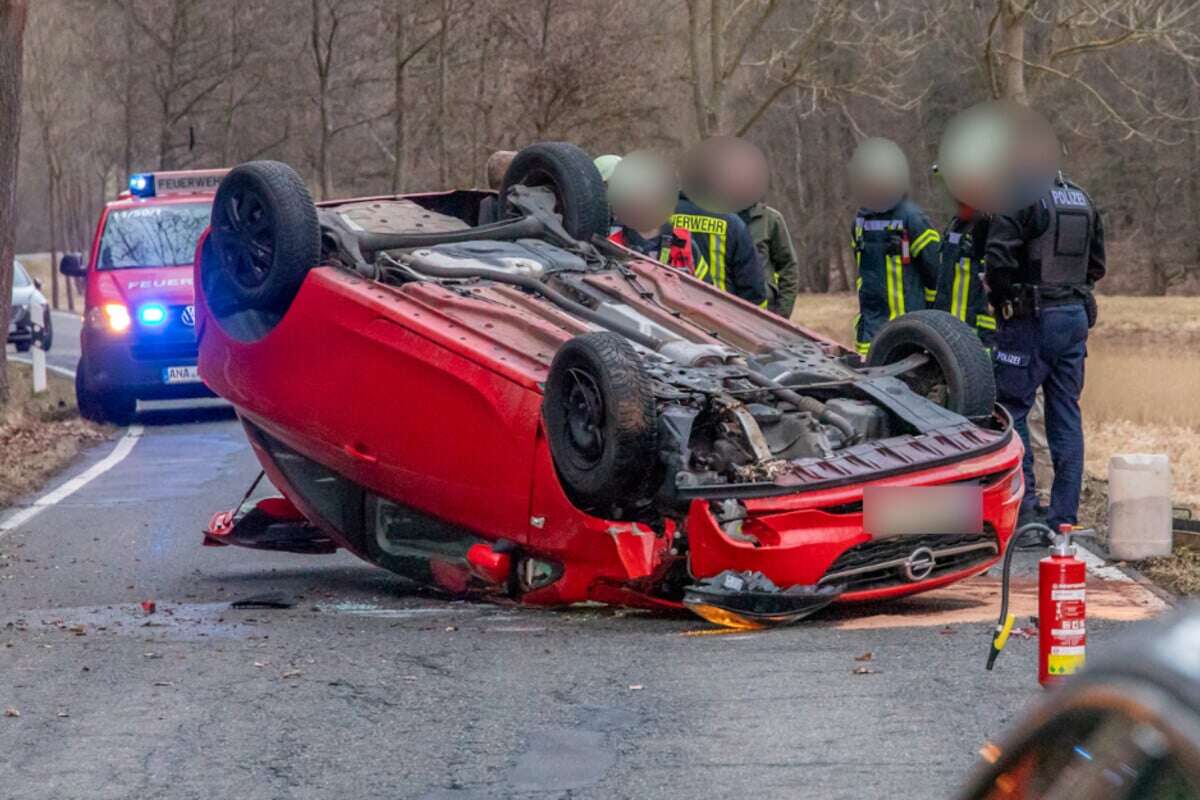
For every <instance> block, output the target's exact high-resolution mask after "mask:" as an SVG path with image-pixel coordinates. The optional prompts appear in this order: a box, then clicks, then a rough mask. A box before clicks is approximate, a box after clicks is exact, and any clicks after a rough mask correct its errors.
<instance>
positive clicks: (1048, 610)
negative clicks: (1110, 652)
mask: <svg viewBox="0 0 1200 800" xmlns="http://www.w3.org/2000/svg"><path fill="white" fill-rule="evenodd" d="M1073 535H1075V533H1074V531H1073V530H1072V527H1071V526H1070V525H1060V526H1059V528H1058V534H1057V535H1056V536H1055V537H1054V544H1053V545H1052V546H1051V548H1050V555H1048V556H1046V557H1045V558H1043V559H1042V560H1041V562H1040V563H1039V564H1038V683H1040V684H1042V686H1051V685H1053V684H1055V683H1058V682H1060V681H1061V680H1062V679H1063V678H1065V677H1066V676H1068V675H1071V674H1073V673H1075V672H1077V671H1078V670H1079V669H1080V668H1082V667H1083V662H1084V648H1085V647H1086V645H1087V567H1086V566H1085V565H1084V563H1083V562H1082V561H1080V560H1079V559H1078V558H1076V557H1075V545H1074V544H1072V543H1071V537H1072V536H1073Z"/></svg>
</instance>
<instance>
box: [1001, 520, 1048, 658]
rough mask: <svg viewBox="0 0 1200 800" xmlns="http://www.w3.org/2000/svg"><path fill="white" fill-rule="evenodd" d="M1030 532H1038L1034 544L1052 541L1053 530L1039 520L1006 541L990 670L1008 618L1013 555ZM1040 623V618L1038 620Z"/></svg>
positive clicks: (1022, 527) (1025, 526) (1027, 525)
mask: <svg viewBox="0 0 1200 800" xmlns="http://www.w3.org/2000/svg"><path fill="white" fill-rule="evenodd" d="M1030 533H1038V534H1040V535H1041V538H1040V539H1038V540H1036V541H1035V544H1041V543H1046V544H1047V546H1049V543H1050V542H1051V541H1053V538H1054V531H1052V530H1050V528H1049V527H1048V526H1046V525H1043V524H1042V523H1040V522H1030V523H1027V524H1026V525H1023V526H1021V528H1020V529H1018V530H1017V532H1016V533H1014V534H1013V537H1012V539H1010V540H1009V542H1008V549H1007V550H1005V551H1004V569H1003V571H1002V572H1001V577H1000V618H999V620H998V621H997V622H996V632H995V634H993V635H992V649H991V650H989V651H988V658H987V668H988V671H989V672H990V671H991V669H992V667H993V666H995V664H996V659H997V658H998V657H999V656H1000V650H1001V649H1002V646H1001V647H997V646H996V640H997V639H998V638H999V636H1000V632H1001V631H1002V630H1003V629H1004V628H1005V622H1006V621H1007V620H1008V584H1009V578H1010V577H1011V576H1012V560H1013V555H1014V554H1015V553H1016V552H1017V550H1019V549H1020V548H1021V540H1022V539H1023V538H1025V536H1027V535H1028V534H1030ZM1038 624H1041V620H1038Z"/></svg>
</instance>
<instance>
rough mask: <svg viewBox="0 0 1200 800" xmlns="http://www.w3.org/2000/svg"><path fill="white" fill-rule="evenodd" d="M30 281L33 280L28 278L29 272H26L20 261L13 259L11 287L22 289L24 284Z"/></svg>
mask: <svg viewBox="0 0 1200 800" xmlns="http://www.w3.org/2000/svg"><path fill="white" fill-rule="evenodd" d="M31 283H33V281H31V280H30V279H29V273H28V272H26V271H25V268H24V267H22V266H21V262H20V261H14V262H13V288H14V289H24V288H25V287H26V286H28V285H29V284H31Z"/></svg>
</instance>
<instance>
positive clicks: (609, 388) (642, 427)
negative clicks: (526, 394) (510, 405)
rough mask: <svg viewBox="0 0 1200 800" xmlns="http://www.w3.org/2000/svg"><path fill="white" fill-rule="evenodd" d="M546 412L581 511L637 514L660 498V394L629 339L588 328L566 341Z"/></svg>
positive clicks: (553, 449) (554, 448)
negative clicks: (657, 410) (656, 398)
mask: <svg viewBox="0 0 1200 800" xmlns="http://www.w3.org/2000/svg"><path fill="white" fill-rule="evenodd" d="M542 415H543V417H544V419H545V424H546V436H547V439H548V441H549V445H550V454H551V456H552V457H553V458H554V466H555V469H556V470H557V472H558V477H559V480H560V482H561V483H562V486H563V489H564V490H565V491H566V493H567V496H568V497H569V498H570V499H571V502H573V503H574V504H575V505H577V506H578V507H579V508H581V509H583V510H584V511H586V512H588V513H589V514H594V515H595V516H598V517H604V518H606V519H629V518H634V517H636V516H637V515H638V512H639V510H640V509H642V508H643V507H644V506H645V504H646V503H647V502H648V501H649V500H650V499H651V498H653V497H654V495H655V493H656V491H657V484H658V482H659V481H658V479H657V477H658V475H659V473H660V471H661V470H660V467H659V457H658V441H657V440H658V427H657V417H656V413H655V403H654V394H653V391H652V388H651V382H650V378H649V376H647V374H646V372H645V369H644V368H643V366H642V363H641V358H640V357H639V356H638V354H637V352H636V351H635V350H634V349H633V346H632V345H630V344H629V342H628V341H627V340H626V339H625V338H624V337H623V336H619V335H617V334H615V333H610V332H607V331H604V332H597V333H585V334H583V335H581V336H576V337H575V338H574V339H571V340H570V341H569V342H567V343H566V344H564V345H563V346H562V348H561V349H560V350H559V351H558V353H557V354H556V355H555V356H554V361H553V362H552V363H551V364H550V373H549V375H548V376H547V377H546V394H545V397H544V399H543V401H542Z"/></svg>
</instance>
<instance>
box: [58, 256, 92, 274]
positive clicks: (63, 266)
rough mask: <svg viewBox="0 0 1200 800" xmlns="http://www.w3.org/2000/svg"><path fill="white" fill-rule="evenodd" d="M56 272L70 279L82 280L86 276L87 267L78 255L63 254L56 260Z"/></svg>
mask: <svg viewBox="0 0 1200 800" xmlns="http://www.w3.org/2000/svg"><path fill="white" fill-rule="evenodd" d="M58 271H59V272H61V273H62V274H63V275H67V276H69V277H72V278H82V277H84V276H85V275H87V267H86V266H84V263H83V259H81V258H80V257H79V253H63V254H62V257H61V258H60V259H59V260H58Z"/></svg>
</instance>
